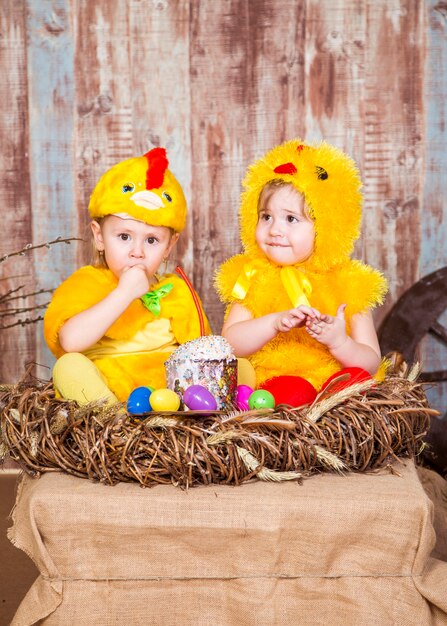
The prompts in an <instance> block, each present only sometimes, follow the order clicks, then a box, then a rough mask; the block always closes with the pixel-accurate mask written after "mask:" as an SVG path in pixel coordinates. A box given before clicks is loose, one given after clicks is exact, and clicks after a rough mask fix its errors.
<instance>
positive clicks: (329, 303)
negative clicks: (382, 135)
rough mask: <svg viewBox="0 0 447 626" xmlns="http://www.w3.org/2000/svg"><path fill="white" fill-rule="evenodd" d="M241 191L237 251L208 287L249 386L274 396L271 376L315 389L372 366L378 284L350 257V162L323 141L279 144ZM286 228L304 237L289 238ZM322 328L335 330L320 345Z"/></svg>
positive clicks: (354, 222)
mask: <svg viewBox="0 0 447 626" xmlns="http://www.w3.org/2000/svg"><path fill="white" fill-rule="evenodd" d="M243 187H244V192H243V194H242V198H241V207H240V226H241V239H242V243H243V248H244V252H243V253H242V254H238V255H236V256H234V257H232V258H230V259H229V260H227V261H226V262H225V263H224V264H223V265H222V266H221V268H220V270H219V271H218V273H217V276H216V286H217V289H218V292H219V294H220V296H221V299H222V301H223V302H225V303H226V304H227V313H226V320H225V323H224V328H223V330H222V334H223V335H224V336H225V337H226V338H227V339H228V341H229V342H230V344H231V345H232V346H233V348H234V350H235V354H236V355H237V356H242V357H244V356H247V357H248V359H249V360H250V362H251V364H252V365H253V366H254V369H255V371H256V378H257V386H258V387H263V388H265V389H268V390H271V391H272V393H274V389H279V388H280V387H281V385H278V381H279V382H281V379H279V378H278V377H295V378H294V379H291V378H285V379H284V380H285V381H286V382H289V383H290V384H294V385H296V384H297V383H298V382H299V380H300V379H301V380H302V379H304V384H305V383H306V381H308V383H309V382H310V383H311V384H312V386H313V387H314V389H315V390H319V389H321V387H322V386H323V385H324V383H325V381H327V379H328V378H330V377H331V376H333V375H336V373H337V372H340V371H343V372H344V371H345V370H344V368H347V369H348V371H349V368H353V369H352V370H351V371H354V370H355V371H356V373H357V374H358V373H359V372H360V373H361V372H362V371H363V370H368V372H369V374H375V373H376V371H377V369H379V370H381V369H382V368H378V365H379V363H380V350H379V348H378V342H377V336H376V333H375V330H374V326H373V323H372V318H371V314H370V309H372V308H373V307H374V306H376V305H377V304H379V303H381V302H382V299H383V297H384V294H385V293H386V281H385V279H384V277H383V276H382V275H381V274H380V273H379V272H377V271H376V270H374V269H372V268H371V267H369V266H367V265H365V264H363V263H361V262H360V261H356V260H352V259H351V258H350V254H351V252H352V250H353V246H354V242H355V241H356V239H357V237H358V235H359V227H360V221H361V201H362V197H361V194H360V191H359V190H360V187H361V181H360V178H359V175H358V171H357V168H356V166H355V164H354V162H353V161H352V160H351V159H350V158H349V157H348V156H346V155H345V154H344V153H342V152H341V151H340V150H338V149H336V148H335V147H333V146H330V145H328V144H327V143H321V144H318V145H314V146H313V145H307V144H305V143H303V142H302V141H300V140H293V141H288V142H286V143H284V144H282V145H280V146H277V147H275V148H274V149H272V150H271V151H269V152H268V153H267V154H266V155H265V156H264V157H263V158H262V159H260V160H259V161H257V162H255V163H254V164H253V165H252V166H251V167H250V168H249V169H248V172H247V174H246V177H245V179H244V181H243ZM266 190H269V191H268V192H267V194H266ZM279 190H282V191H279ZM264 196H265V197H266V198H267V201H265V199H264V200H263V197H264ZM273 199H274V202H273ZM272 202H273V203H272ZM300 202H301V204H302V208H301V209H300V208H299V205H300ZM288 203H290V204H291V206H292V207H295V209H293V210H291V211H289V209H288ZM296 207H298V209H296ZM294 211H295V212H294ZM277 221H278V222H277ZM292 228H293V229H299V228H304V229H307V231H306V232H307V233H308V234H306V235H304V236H303V237H302V240H301V239H300V235H292V236H291V237H290V239H291V241H289V240H288V234H287V233H288V232H289V231H290V232H292V231H291V230H290V229H292ZM294 232H295V231H294ZM296 232H298V231H296ZM299 246H301V248H300V249H298V248H299ZM306 246H308V249H306ZM327 329H329V330H328V332H335V331H333V329H337V333H338V334H337V333H336V334H334V335H333V336H332V335H331V336H332V339H331V340H330V341H329V340H327V339H326V334H325V333H326V332H327ZM328 336H329V335H328ZM334 337H335V340H334ZM363 338H365V344H366V345H364V344H363V343H362V339H363ZM336 343H337V344H340V345H335V344H336ZM342 344H343V345H342ZM366 376H368V374H366ZM296 377H300V378H299V379H297V378H296ZM308 383H307V384H308ZM303 393H304V397H306V389H304V390H303ZM274 395H275V393H274ZM311 395H312V394H311ZM314 395H315V394H314ZM298 396H299V393H298ZM307 398H308V399H309V400H311V399H312V397H309V396H307ZM276 400H277V402H278V398H276ZM297 404H298V402H297Z"/></svg>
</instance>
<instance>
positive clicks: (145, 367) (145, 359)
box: [44, 266, 211, 400]
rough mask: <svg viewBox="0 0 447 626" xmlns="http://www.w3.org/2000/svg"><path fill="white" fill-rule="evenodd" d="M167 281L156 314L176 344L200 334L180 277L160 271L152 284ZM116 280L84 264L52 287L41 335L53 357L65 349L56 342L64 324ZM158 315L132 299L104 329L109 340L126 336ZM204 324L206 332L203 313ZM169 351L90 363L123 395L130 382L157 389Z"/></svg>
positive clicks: (107, 292)
mask: <svg viewBox="0 0 447 626" xmlns="http://www.w3.org/2000/svg"><path fill="white" fill-rule="evenodd" d="M166 283H172V284H173V285H174V288H173V289H172V291H171V292H170V293H169V295H168V296H166V297H165V298H163V299H162V300H161V313H160V317H161V318H167V319H169V321H170V326H171V330H172V332H173V334H174V336H175V340H176V341H177V343H178V344H182V343H185V342H186V341H189V340H190V339H195V338H196V337H199V336H200V323H199V319H198V315H197V311H196V308H195V305H194V301H193V298H192V296H191V293H190V292H189V289H188V287H187V285H186V284H185V282H184V281H183V280H182V279H181V278H179V277H178V276H175V275H173V274H168V275H166V276H164V277H163V278H162V279H161V280H160V282H159V283H157V285H155V287H156V288H158V287H160V286H161V285H164V284H166ZM116 284H117V279H116V278H115V277H114V275H113V274H112V272H111V271H110V270H108V269H105V268H97V267H92V266H86V267H82V268H81V269H79V270H78V271H77V272H75V273H74V274H72V275H71V276H70V278H68V279H67V280H66V281H64V282H63V283H62V284H61V285H60V286H59V287H58V288H57V289H56V291H55V292H54V295H53V298H52V301H51V303H50V305H49V307H48V309H47V312H46V314H45V319H44V334H45V339H46V341H47V344H48V347H49V348H50V350H51V351H52V352H53V354H54V355H55V356H56V357H60V356H62V354H64V351H63V349H62V347H61V345H60V343H59V331H60V329H61V327H62V326H63V324H64V323H65V322H66V321H67V320H68V319H70V318H71V317H73V316H74V315H76V314H77V313H80V312H81V311H84V310H86V309H88V308H90V307H91V306H93V305H94V304H96V303H97V302H99V301H100V300H102V299H103V298H105V297H106V296H107V295H108V294H109V293H110V292H111V291H112V290H113V289H114V288H115V287H116ZM154 319H157V318H155V317H154V315H153V313H151V312H150V311H148V310H147V309H146V308H145V307H144V305H143V303H142V302H141V301H140V300H134V301H133V302H132V304H131V305H130V306H129V307H128V308H127V309H126V311H125V312H124V313H123V314H122V315H121V317H119V318H118V320H117V321H116V322H115V323H114V324H113V325H112V326H111V327H110V328H109V329H108V331H107V332H106V335H105V336H106V337H109V338H110V339H117V340H125V339H131V338H132V337H133V336H134V335H135V333H137V332H138V331H139V330H141V329H142V328H144V327H145V326H146V324H148V322H151V321H153V320H154ZM204 319H205V329H206V332H207V333H210V332H211V330H210V327H209V324H208V321H207V319H206V316H205V315H204ZM168 356H169V351H166V350H163V349H160V351H154V352H151V353H144V354H139V353H135V354H133V353H130V354H125V355H123V356H119V357H102V358H98V359H95V360H94V362H95V364H96V365H97V366H98V368H99V370H100V371H101V372H102V374H103V375H104V376H105V378H106V380H107V383H108V385H109V387H110V389H111V390H112V391H113V392H114V393H115V395H116V396H117V397H118V398H119V399H120V400H126V399H127V397H128V395H129V393H130V392H131V391H132V389H133V388H134V387H138V386H140V385H146V386H147V385H150V386H153V387H156V388H160V387H164V386H165V384H166V380H165V370H164V365H163V364H164V362H165V360H166V359H167V358H168Z"/></svg>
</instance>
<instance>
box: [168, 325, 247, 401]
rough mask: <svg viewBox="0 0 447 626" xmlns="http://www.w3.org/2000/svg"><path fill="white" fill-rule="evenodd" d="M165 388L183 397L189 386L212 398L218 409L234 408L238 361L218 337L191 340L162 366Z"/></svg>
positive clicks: (226, 342) (210, 336) (173, 353)
mask: <svg viewBox="0 0 447 626" xmlns="http://www.w3.org/2000/svg"><path fill="white" fill-rule="evenodd" d="M165 368H166V380H167V387H168V388H169V389H172V390H173V391H175V392H176V393H178V394H180V395H181V396H182V397H183V395H184V392H185V391H186V389H188V388H189V387H191V386H192V385H201V386H202V387H205V388H206V389H208V391H209V392H210V393H211V394H212V396H214V398H215V399H216V403H217V409H218V410H222V409H228V408H231V407H232V406H233V403H234V397H235V393H236V386H237V359H236V357H235V356H234V354H233V350H232V348H231V346H230V344H229V343H228V341H227V340H226V339H225V338H224V337H221V336H220V335H207V336H203V337H199V338H197V339H192V340H191V341H187V342H186V343H184V344H182V345H181V346H179V347H178V348H177V349H176V350H174V352H172V354H171V355H170V356H169V358H168V360H167V361H166V362H165Z"/></svg>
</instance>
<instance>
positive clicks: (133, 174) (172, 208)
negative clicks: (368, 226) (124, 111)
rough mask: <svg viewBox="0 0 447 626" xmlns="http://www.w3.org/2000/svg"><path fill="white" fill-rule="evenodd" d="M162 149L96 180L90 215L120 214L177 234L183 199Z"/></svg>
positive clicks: (123, 163) (120, 165)
mask: <svg viewBox="0 0 447 626" xmlns="http://www.w3.org/2000/svg"><path fill="white" fill-rule="evenodd" d="M168 165H169V162H168V159H167V158H166V151H165V149H164V148H154V149H153V150H150V151H149V152H147V153H146V154H144V155H143V156H140V157H135V158H132V159H127V160H126V161H121V162H120V163H117V165H114V166H113V167H112V168H111V169H110V170H108V171H107V172H105V174H103V175H102V176H101V178H100V179H99V182H98V184H97V185H96V187H95V189H94V190H93V193H92V195H91V198H90V204H89V212H90V216H91V217H92V218H93V219H95V218H100V217H104V216H105V215H116V214H118V215H119V214H123V216H124V215H126V216H129V217H132V218H133V219H136V220H139V221H141V222H145V223H146V224H150V225H152V226H167V227H168V228H173V229H174V230H175V231H177V232H180V231H181V230H183V228H184V227H185V221H186V211H187V207H186V200H185V196H184V194H183V190H182V188H181V186H180V183H179V182H178V181H177V179H176V178H175V176H174V174H173V173H172V172H171V171H169V170H168Z"/></svg>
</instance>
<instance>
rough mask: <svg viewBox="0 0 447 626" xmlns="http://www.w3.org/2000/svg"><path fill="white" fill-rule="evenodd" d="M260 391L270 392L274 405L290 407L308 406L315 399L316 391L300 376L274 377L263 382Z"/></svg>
mask: <svg viewBox="0 0 447 626" xmlns="http://www.w3.org/2000/svg"><path fill="white" fill-rule="evenodd" d="M261 389H265V390H266V391H270V393H271V394H272V395H273V397H274V398H275V401H276V404H288V405H290V406H292V407H298V406H303V405H304V404H310V403H311V402H313V401H314V400H315V398H316V397H317V390H316V389H315V387H314V386H313V385H311V384H310V382H309V381H308V380H306V379H305V378H302V377H301V376H275V377H274V378H270V379H269V380H267V381H265V383H263V384H262V385H261Z"/></svg>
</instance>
